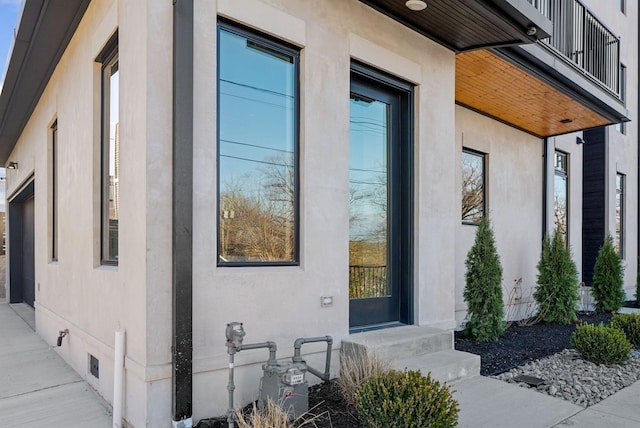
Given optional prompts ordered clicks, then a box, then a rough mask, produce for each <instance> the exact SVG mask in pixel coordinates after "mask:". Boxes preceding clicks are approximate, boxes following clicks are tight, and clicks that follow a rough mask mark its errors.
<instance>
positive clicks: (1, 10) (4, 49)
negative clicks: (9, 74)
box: [0, 0, 22, 82]
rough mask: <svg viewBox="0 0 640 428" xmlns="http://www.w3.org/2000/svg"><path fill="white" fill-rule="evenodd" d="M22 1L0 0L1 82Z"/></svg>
mask: <svg viewBox="0 0 640 428" xmlns="http://www.w3.org/2000/svg"><path fill="white" fill-rule="evenodd" d="M21 3H22V0H0V75H1V76H0V82H1V81H2V80H4V70H5V67H6V64H7V56H8V55H9V47H10V46H11V41H12V40H13V29H14V28H15V27H16V21H17V20H18V12H19V11H20V4H21Z"/></svg>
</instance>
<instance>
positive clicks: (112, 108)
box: [109, 63, 120, 177]
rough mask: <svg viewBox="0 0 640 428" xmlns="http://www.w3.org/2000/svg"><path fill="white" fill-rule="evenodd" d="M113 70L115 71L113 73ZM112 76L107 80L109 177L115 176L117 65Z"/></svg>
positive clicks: (117, 97)
mask: <svg viewBox="0 0 640 428" xmlns="http://www.w3.org/2000/svg"><path fill="white" fill-rule="evenodd" d="M113 69H115V71H113ZM112 72H113V74H112V75H111V78H110V79H109V92H110V94H109V123H110V124H111V126H110V129H109V175H110V176H111V177H115V175H116V162H115V160H116V126H117V125H118V122H119V121H120V108H119V106H120V104H119V100H120V89H119V88H120V70H119V69H118V63H116V64H115V65H114V66H113V68H112Z"/></svg>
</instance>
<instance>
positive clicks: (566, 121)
mask: <svg viewBox="0 0 640 428" xmlns="http://www.w3.org/2000/svg"><path fill="white" fill-rule="evenodd" d="M571 122H573V120H572V119H569V118H567V119H562V120H561V121H560V123H571Z"/></svg>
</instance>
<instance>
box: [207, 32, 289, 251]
mask: <svg viewBox="0 0 640 428" xmlns="http://www.w3.org/2000/svg"><path fill="white" fill-rule="evenodd" d="M219 35H220V39H219V40H220V42H219V43H220V47H219V79H218V84H219V93H218V95H219V109H218V125H219V139H218V159H219V163H218V186H219V187H218V189H219V190H218V191H219V201H218V202H219V208H218V209H219V219H218V221H219V226H218V232H219V234H218V258H219V261H220V262H222V263H290V262H295V261H296V260H297V249H296V243H297V238H296V232H297V200H296V199H297V195H296V193H297V191H296V185H297V165H296V163H297V162H296V159H297V153H296V152H297V150H296V146H297V144H296V140H297V121H298V112H297V85H296V80H297V76H298V53H297V51H295V50H292V49H290V48H287V47H285V46H281V45H280V44H279V43H276V42H273V41H270V40H267V39H265V38H262V36H259V35H255V34H249V33H245V32H244V31H243V30H240V29H237V28H230V27H227V26H226V24H225V25H223V26H222V27H221V31H220V33H219Z"/></svg>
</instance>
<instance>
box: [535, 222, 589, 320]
mask: <svg viewBox="0 0 640 428" xmlns="http://www.w3.org/2000/svg"><path fill="white" fill-rule="evenodd" d="M533 298H534V299H535V301H536V303H537V304H538V309H539V317H540V318H541V319H543V320H544V321H546V322H556V323H559V324H569V323H571V322H572V321H575V320H577V319H578V317H577V316H576V304H577V303H578V300H579V299H580V297H579V296H578V270H577V269H576V265H575V263H574V262H573V260H572V259H571V252H570V251H569V249H568V248H567V246H566V244H565V243H564V240H563V239H562V234H561V233H558V231H557V230H556V231H555V232H554V233H553V237H552V238H551V239H549V237H548V236H547V237H545V239H544V241H543V242H542V252H541V254H540V261H539V262H538V287H537V288H536V290H535V292H534V293H533Z"/></svg>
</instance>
